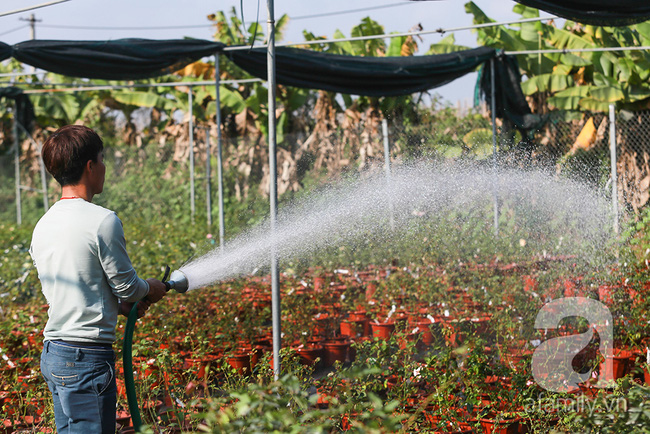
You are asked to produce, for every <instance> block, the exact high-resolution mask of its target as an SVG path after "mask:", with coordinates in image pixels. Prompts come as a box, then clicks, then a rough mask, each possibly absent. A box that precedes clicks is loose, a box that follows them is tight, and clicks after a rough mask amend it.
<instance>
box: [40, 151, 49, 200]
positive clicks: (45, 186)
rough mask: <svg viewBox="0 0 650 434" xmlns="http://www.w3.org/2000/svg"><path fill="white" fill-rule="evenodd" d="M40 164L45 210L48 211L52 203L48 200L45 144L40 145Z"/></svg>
mask: <svg viewBox="0 0 650 434" xmlns="http://www.w3.org/2000/svg"><path fill="white" fill-rule="evenodd" d="M38 164H39V166H40V169H41V189H42V190H43V211H44V212H47V210H48V209H49V208H50V203H49V201H48V200H47V178H46V175H45V163H44V162H43V146H42V145H41V144H39V145H38Z"/></svg>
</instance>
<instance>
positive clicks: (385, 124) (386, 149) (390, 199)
mask: <svg viewBox="0 0 650 434" xmlns="http://www.w3.org/2000/svg"><path fill="white" fill-rule="evenodd" d="M381 132H382V134H383V136H384V170H385V172H386V191H387V192H388V204H389V210H388V212H389V218H390V229H391V230H395V218H394V216H393V194H392V192H391V190H390V188H391V180H390V175H391V173H390V142H389V141H388V121H387V120H386V118H384V119H382V120H381Z"/></svg>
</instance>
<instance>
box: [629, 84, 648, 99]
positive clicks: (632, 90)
mask: <svg viewBox="0 0 650 434" xmlns="http://www.w3.org/2000/svg"><path fill="white" fill-rule="evenodd" d="M626 93H627V95H626V99H627V100H628V101H629V102H637V101H643V100H644V99H648V98H650V88H649V87H644V86H629V87H627V89H626Z"/></svg>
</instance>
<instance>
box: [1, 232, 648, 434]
mask: <svg viewBox="0 0 650 434" xmlns="http://www.w3.org/2000/svg"><path fill="white" fill-rule="evenodd" d="M3 233H4V234H5V235H4V236H5V237H9V238H8V239H6V240H5V241H6V242H7V243H6V244H5V245H8V246H9V248H8V249H7V250H5V256H4V258H5V259H4V263H3V268H4V270H5V271H7V270H10V268H9V267H10V265H9V263H10V261H14V262H16V264H15V265H16V269H11V272H12V273H15V274H16V275H17V281H18V282H17V283H16V281H12V282H13V283H14V284H16V287H17V288H18V289H14V290H12V291H9V292H7V293H5V294H4V297H3V299H2V311H1V316H0V327H1V328H2V330H3V332H2V333H1V334H0V336H1V337H0V347H1V348H2V361H1V364H2V368H1V370H0V375H1V377H0V381H1V382H2V386H1V387H0V390H2V392H1V402H2V413H1V416H2V420H3V425H4V431H5V432H16V431H18V432H20V431H23V430H24V431H25V432H53V427H54V423H53V411H52V408H51V400H50V397H49V393H48V391H47V388H46V386H45V383H44V382H43V381H42V380H41V378H40V372H39V362H38V361H39V357H40V351H41V349H42V328H43V326H44V324H45V321H46V319H47V312H46V311H47V305H45V304H44V299H43V298H42V296H41V295H40V293H39V288H38V284H37V283H36V281H35V276H34V272H33V270H31V269H30V268H29V267H30V264H29V263H28V256H26V248H25V244H22V243H20V242H18V240H19V239H20V238H21V237H23V240H25V239H27V240H28V239H29V238H24V237H25V236H28V234H29V231H28V230H26V229H24V228H23V229H19V230H18V229H16V230H14V228H13V227H8V226H3ZM12 233H13V234H14V235H13V238H12V236H11V235H7V234H12ZM136 250H137V249H134V252H135V251H136ZM143 250H146V249H145V248H143ZM177 254H178V252H177ZM135 257H136V259H135V260H136V261H137V260H138V259H137V258H138V257H139V256H137V255H136V256H135ZM20 261H25V262H27V263H22V264H18V262H20ZM294 265H296V266H295V268H294V269H290V268H289V269H287V270H286V272H285V273H283V274H282V276H281V292H282V308H283V311H282V333H283V350H282V375H281V378H280V381H278V382H274V381H273V372H272V369H271V364H272V362H271V356H270V354H271V321H270V318H271V312H270V309H271V308H270V304H271V285H270V282H269V277H268V276H267V275H265V274H263V273H261V274H259V273H258V275H255V276H247V277H241V278H237V279H232V280H228V281H224V282H220V283H218V284H216V285H212V286H208V287H206V288H202V289H197V290H192V291H189V292H188V293H186V294H182V295H181V294H175V293H174V294H171V293H170V294H169V295H168V297H166V298H165V299H164V300H163V301H162V302H161V303H160V304H158V305H155V306H153V307H152V308H151V309H150V311H149V312H148V314H147V316H145V317H144V318H142V319H140V320H138V323H137V326H136V329H135V335H134V341H133V342H134V343H133V363H134V371H135V382H136V388H137V395H138V399H139V402H140V406H141V409H142V410H141V412H142V418H143V422H144V423H145V424H146V425H147V430H150V431H153V432H181V431H193V432H197V431H200V432H224V433H225V432H270V431H276V432H338V431H349V432H398V431H401V432H456V433H461V432H462V433H465V432H467V433H469V432H475V433H524V432H549V431H552V430H557V431H559V432H589V431H592V432H643V430H647V429H648V428H647V427H648V426H650V424H649V423H648V422H649V419H650V416H648V414H649V413H648V409H647V404H646V401H647V399H648V397H650V389H649V388H648V387H647V383H648V382H650V375H649V373H648V365H647V363H646V351H647V344H648V337H649V336H650V335H649V334H648V332H649V331H650V330H649V329H648V321H647V319H646V312H647V303H648V292H649V291H650V282H649V281H647V280H646V276H647V268H646V267H645V265H642V266H640V268H636V267H634V266H630V265H627V264H626V265H624V266H621V267H615V266H607V267H602V268H600V269H598V270H595V271H593V272H592V273H591V274H584V273H583V270H584V269H585V267H584V266H581V265H580V263H579V260H578V259H577V258H575V257H574V256H571V255H567V256H550V255H546V256H532V257H529V258H528V259H525V258H524V256H520V259H519V260H518V261H516V262H505V261H497V260H495V261H481V260H477V261H474V262H470V261H468V262H458V261H455V262H447V263H445V262H443V261H441V260H440V258H439V257H436V255H435V254H430V255H429V256H425V257H422V258H420V259H419V260H418V261H414V260H409V261H405V260H402V259H393V260H392V261H388V262H382V263H380V264H378V265H377V264H363V265H360V264H356V265H354V264H353V265H351V266H350V267H347V268H328V267H327V266H318V267H314V266H309V267H301V266H299V265H298V264H294ZM20 267H23V268H20ZM21 270H23V271H21ZM148 270H150V271H152V272H158V270H157V269H156V268H155V267H150V268H148ZM21 272H22V273H23V274H22V275H21V274H20V273H21ZM4 275H5V276H6V275H7V274H4ZM4 284H5V286H7V287H8V286H9V285H8V282H6V281H5V282H4ZM561 297H587V298H591V299H594V300H599V301H601V302H602V303H604V304H605V305H606V306H608V308H609V309H610V310H611V312H612V317H613V319H614V324H613V330H614V348H615V357H613V359H612V360H611V363H613V372H614V375H615V379H616V380H615V383H612V384H609V385H608V387H605V388H600V387H595V386H594V384H595V382H596V381H597V380H598V376H599V375H600V373H601V372H602V371H604V370H605V363H604V362H603V359H602V357H600V353H599V352H598V344H599V342H598V339H596V338H594V339H593V340H592V341H591V342H589V345H586V346H585V347H584V349H583V350H581V351H580V353H578V354H577V356H575V357H573V356H572V361H571V363H572V365H573V368H574V370H575V371H576V372H591V374H590V377H591V378H590V379H589V380H587V381H585V382H584V383H582V384H580V387H579V388H577V389H576V390H572V391H570V392H560V393H555V392H548V391H546V390H545V389H544V388H543V387H541V386H540V385H539V384H538V382H537V381H536V380H535V378H534V377H533V373H532V368H531V366H532V358H533V354H534V351H535V348H536V346H539V345H540V342H541V341H544V340H548V339H551V338H552V337H561V336H571V335H577V334H580V333H585V331H586V330H587V329H589V328H590V325H589V323H588V322H586V320H585V319H584V318H579V317H569V318H565V320H563V321H562V323H561V324H560V325H559V327H557V328H556V329H554V330H552V329H548V330H541V329H536V328H535V318H536V315H537V313H538V311H539V310H540V309H541V308H542V306H544V304H545V303H546V302H548V301H550V300H552V299H558V298H561ZM123 329H124V318H122V319H121V321H120V325H119V330H118V336H122V335H123ZM115 349H116V352H117V353H118V364H117V365H118V371H119V372H118V375H117V384H118V392H119V398H118V400H119V408H118V424H119V427H118V428H119V431H120V432H123V433H126V432H130V431H131V432H132V429H133V428H132V426H131V420H130V417H129V414H128V409H127V404H126V397H125V396H126V395H125V388H124V381H123V378H124V377H123V367H122V363H121V339H120V340H119V341H118V342H117V343H116V345H115Z"/></svg>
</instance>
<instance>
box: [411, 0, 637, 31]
mask: <svg viewBox="0 0 650 434" xmlns="http://www.w3.org/2000/svg"><path fill="white" fill-rule="evenodd" d="M411 1H440V0H411ZM514 1H515V2H517V3H520V4H522V5H524V6H529V7H531V8H535V9H541V10H543V11H546V12H548V13H551V14H553V15H557V16H558V17H562V18H567V19H569V20H572V21H577V22H580V23H584V24H592V25H594V26H629V25H631V24H636V23H642V22H644V21H648V20H650V0H514Z"/></svg>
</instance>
